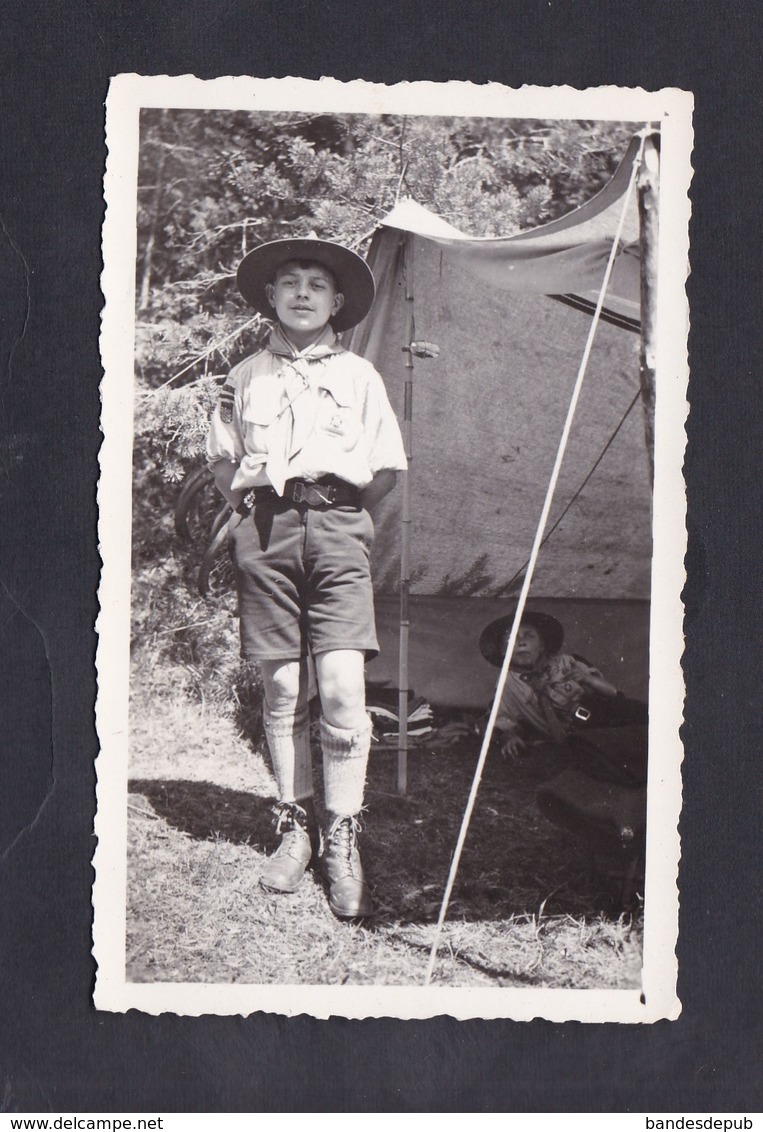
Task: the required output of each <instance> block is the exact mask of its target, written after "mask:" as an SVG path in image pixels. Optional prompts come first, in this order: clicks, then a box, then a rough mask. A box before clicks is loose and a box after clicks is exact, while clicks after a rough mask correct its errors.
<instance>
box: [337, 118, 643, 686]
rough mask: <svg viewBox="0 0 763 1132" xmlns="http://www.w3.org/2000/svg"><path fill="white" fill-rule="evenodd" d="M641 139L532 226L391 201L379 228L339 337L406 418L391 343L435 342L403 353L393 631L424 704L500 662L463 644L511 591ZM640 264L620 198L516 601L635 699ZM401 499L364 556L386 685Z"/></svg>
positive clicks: (484, 677) (392, 671) (631, 215)
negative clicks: (465, 225) (406, 458)
mask: <svg viewBox="0 0 763 1132" xmlns="http://www.w3.org/2000/svg"><path fill="white" fill-rule="evenodd" d="M637 149H638V139H634V141H633V143H632V144H631V147H630V148H629V150H628V152H627V154H626V156H625V158H624V159H623V162H622V163H621V165H620V168H619V169H618V171H617V173H616V174H615V176H614V177H613V179H612V180H611V181H610V182H609V183H608V185H607V186H605V188H604V189H603V190H602V191H601V192H600V193H599V194H597V196H596V197H594V198H593V199H592V200H591V201H589V202H588V203H587V204H586V205H584V206H583V207H581V208H579V209H577V210H575V211H574V212H572V213H571V214H570V215H568V216H566V217H563V218H562V219H561V220H558V221H555V222H554V223H551V224H547V225H545V226H543V227H541V228H537V229H534V230H532V231H530V232H524V233H521V234H519V235H513V236H508V237H504V238H497V239H493V238H479V239H476V238H471V237H468V236H466V235H464V234H463V233H461V232H459V231H457V230H456V229H454V228H452V227H451V226H450V225H448V224H447V223H446V222H445V221H443V220H442V219H441V218H440V217H437V216H435V215H433V214H432V213H430V212H428V211H427V210H426V209H424V208H422V207H421V206H420V205H418V204H416V203H415V202H413V201H401V202H400V204H399V205H398V206H397V207H396V208H395V209H394V210H393V212H392V213H390V215H389V216H387V217H386V218H385V221H384V222H383V224H382V225H381V226H380V228H379V229H378V230H377V232H376V234H375V235H374V238H373V241H372V244H371V248H370V251H369V256H368V261H369V264H370V266H371V267H372V270H373V272H374V275H375V277H376V281H377V298H376V301H375V304H374V307H373V309H372V311H371V314H370V316H369V317H368V318H367V319H366V320H365V322H363V323H362V324H361V325H360V326H359V327H357V328H356V329H355V330H354V331H353V333H352V335H351V337H350V339H349V341H348V345H349V347H350V349H352V350H355V351H356V352H358V353H361V354H363V355H364V356H366V357H368V358H369V359H370V360H371V361H373V362H374V364H375V365H376V367H377V368H378V369H379V371H380V372H381V373H382V375H383V376H384V378H385V381H386V383H387V387H388V392H389V395H390V399H391V401H392V404H393V406H394V407H395V409H396V411H397V412H398V414H399V417H400V418H401V419H403V417H404V416H405V415H406V413H405V409H406V406H405V403H404V402H405V396H406V395H405V391H404V385H405V377H406V376H409V377H410V375H411V364H412V359H411V355H410V353H406V352H405V347H406V346H408V345H409V343H410V341H411V340H412V339H413V340H418V341H421V340H425V341H428V342H432V343H435V344H436V345H437V347H439V356H438V357H437V358H436V360H435V359H432V360H430V359H425V360H418V359H415V360H414V361H413V368H414V378H413V390H414V392H413V397H412V409H413V411H412V418H413V419H412V428H411V434H412V439H411V447H412V455H413V459H412V462H411V496H410V497H411V512H410V527H409V530H410V545H411V552H410V593H411V599H410V608H409V613H410V617H409V620H410V633H409V635H408V638H409V639H408V641H407V643H406V649H407V650H408V651H409V652H410V672H409V684H408V686H409V687H412V688H413V689H414V690H415V691H416V692H417V693H419V694H422V695H424V696H426V697H427V698H429V699H430V700H431V701H432V702H433V703H448V704H453V705H461V706H485V705H486V704H488V702H489V699H490V694H491V691H492V688H493V687H494V685H495V670H494V669H491V668H490V667H489V666H488V665H487V664H486V663H485V662H484V661H483V660H482V658H481V657H480V655H479V653H478V650H477V641H478V638H479V633H480V631H481V629H482V627H483V626H484V624H486V622H487V621H489V620H491V618H492V617H494V616H497V615H499V614H500V613H504V612H506V609H507V606H508V604H509V599H510V597H511V595H512V594H516V593H517V591H518V589H519V585H520V582H521V577H522V572H523V569H524V567H525V565H526V562H527V559H528V557H529V554H530V549H531V546H532V541H533V537H534V534H535V530H536V526H537V523H538V519H539V516H540V512H541V508H542V504H543V499H544V496H545V492H546V488H547V485H548V480H549V476H550V473H551V469H552V466H553V461H554V457H555V454H556V449H557V445H558V442H559V436H560V432H561V429H562V426H563V422H564V418H565V414H566V412H567V407H568V403H569V399H570V394H571V392H572V389H573V385H574V382H575V378H576V375H577V370H578V365H579V362H580V358H581V355H582V353H583V349H584V345H585V341H586V338H587V335H588V331H589V327H590V323H591V320H590V311H591V310H592V309H593V305H594V303H595V301H596V298H597V296H598V290H599V287H600V285H601V281H602V278H603V275H604V270H605V265H606V262H607V258H608V256H609V254H610V250H611V247H612V240H613V236H614V233H615V231H616V228H617V222H618V219H619V217H620V213H621V211H622V205H623V195H624V193H625V190H626V187H627V185H628V182H629V179H630V177H631V170H632V166H633V162H634V159H635V157H636V152H637ZM639 276H640V260H639V221H638V209H637V206H636V200H635V195H634V197H633V199H632V202H631V206H630V208H629V210H628V214H627V216H626V219H625V225H624V227H623V229H622V232H621V240H620V246H619V249H618V254H617V257H616V259H615V263H614V269H613V273H612V278H611V281H610V286H609V289H608V292H607V296H606V300H605V305H604V311H603V317H604V321H602V322H601V323H600V325H599V327H598V331H597V336H596V341H595V345H594V348H593V351H592V354H591V358H590V364H589V367H588V372H587V376H586V379H585V383H584V386H583V392H582V396H581V400H580V403H579V406H578V410H577V413H576V417H575V422H574V426H573V429H572V433H571V435H570V441H569V446H568V449H567V452H566V455H565V460H564V463H563V466H562V469H561V475H560V479H559V484H558V489H557V492H556V494H555V498H554V504H553V507H552V510H551V514H550V520H549V525H548V530H549V531H550V532H551V533H550V535H549V538H548V541H547V542H546V544H545V545H544V547H543V550H542V552H541V555H540V557H539V560H538V564H537V569H536V572H535V576H534V581H533V585H532V590H531V597H530V602H529V607H531V608H539V609H547V610H548V611H549V612H555V613H556V614H557V615H559V616H560V617H561V619H562V620H563V621H564V623H565V625H566V627H567V631H568V639H569V641H570V644H571V645H572V646H573V647H574V648H575V650H576V651H580V652H583V653H584V654H585V655H587V656H589V657H590V658H591V659H593V660H594V661H595V662H597V663H599V664H600V665H601V666H602V667H606V668H607V669H608V671H609V672H610V673H611V674H612V678H613V679H615V680H616V681H617V682H618V683H619V684H620V686H621V687H623V689H624V690H625V691H627V692H628V693H629V694H632V695H641V696H644V697H645V696H646V691H647V688H646V683H647V665H648V644H647V634H648V599H649V587H650V563H651V491H650V472H649V458H648V453H647V450H646V444H645V435H644V417H643V413H642V411H641V407H640V404H639V335H638V328H639ZM406 366H407V367H408V371H407V374H406ZM408 396H409V400H410V392H409V395H408ZM409 407H410V406H409ZM401 497H402V491H401V488H399V487H398V489H397V490H396V491H395V492H394V493H393V494H392V496H390V497H389V499H388V500H387V501H386V503H385V505H384V506H383V508H382V510H381V512H380V515H379V517H378V520H377V536H376V544H375V548H374V578H375V589H376V593H377V612H378V621H379V625H380V634H381V641H382V655H381V657H380V658H378V659H377V660H376V661H374V662H372V663H371V664H370V665H369V668H368V677H369V680H372V681H374V682H380V683H387V684H389V685H391V686H395V685H396V684H397V683H398V655H397V640H398V630H397V624H398V622H399V620H400V617H399V604H400V603H399V598H398V597H397V591H398V589H399V580H398V579H399V574H400V543H401V537H400V510H401Z"/></svg>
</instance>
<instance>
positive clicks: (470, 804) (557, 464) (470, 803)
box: [424, 130, 650, 986]
mask: <svg viewBox="0 0 763 1132" xmlns="http://www.w3.org/2000/svg"><path fill="white" fill-rule="evenodd" d="M649 132H650V131H649V130H644V131H643V132H642V133H641V141H640V144H639V149H638V153H637V155H636V159H635V161H634V162H633V167H632V169H631V175H630V180H629V182H628V188H627V190H626V193H625V200H624V203H623V209H622V212H621V215H620V219H619V222H618V226H617V231H616V233H615V237H614V239H613V241H612V249H611V251H610V254H609V258H608V260H607V266H606V270H605V272H604V278H603V279H602V284H601V288H600V290H599V298H598V301H597V303H596V309H595V311H594V314H593V318H592V320H591V326H590V329H589V331H588V338H587V340H586V344H585V349H584V350H583V356H582V359H581V362H580V366H579V369H578V374H577V378H576V381H575V386H574V388H573V391H572V397H571V400H570V404H569V408H568V410H567V417H566V419H565V422H564V428H563V429H562V435H561V439H560V441H559V446H558V448H557V453H556V459H555V461H554V467H553V470H552V472H551V479H550V481H549V484H548V488H547V490H546V497H545V501H544V503H543V509H542V511H541V515H540V520H539V522H538V528H537V530H536V532H535V538H534V541H533V547H532V552H531V554H530V558H529V561H528V566H527V570H526V573H525V577H524V581H523V583H522V589H521V591H520V594H519V599H518V601H517V608H516V612H515V614H514V620H513V623H512V626H511V632H510V634H509V640H508V643H507V645H506V655H505V656H504V658H503V664H502V666H501V672H500V675H499V677H498V684H497V686H496V689H495V695H494V696H493V706H492V708H491V710H490V716H489V718H488V722H487V727H486V728H485V734H484V737H483V739H482V746H481V749H480V754H479V759H478V760H477V766H476V769H475V771H474V778H473V781H472V786H471V790H470V793H469V798H468V800H467V803H466V809H465V811H464V816H463V819H462V822H461V829H460V831H459V835H458V840H457V842H456V848H455V850H454V853H453V860H452V862H451V866H450V873H449V874H448V881H447V884H446V886H445V893H444V895H443V899H442V904H441V906H440V914H439V916H438V919H437V925H436V927H435V931H434V938H433V940H432V946H431V950H430V953H429V963H428V965H427V971H426V976H425V979H424V986H429V985H430V982H431V979H432V973H433V971H434V965H435V961H436V958H437V951H438V948H439V944H440V937H441V935H442V928H443V924H444V922H445V917H446V916H447V913H448V905H449V903H450V897H451V894H452V892H453V886H454V884H455V880H456V874H457V872H458V866H459V863H460V860H461V853H462V851H463V847H464V843H465V841H466V835H467V833H468V830H469V823H470V821H471V817H472V812H473V810H474V805H475V802H476V800H477V791H478V790H479V786H480V782H481V780H482V772H483V770H484V767H485V761H486V759H487V753H488V748H489V747H490V743H491V740H492V738H493V730H494V728H495V721H496V718H497V715H498V709H499V707H500V703H501V699H502V697H503V691H504V687H505V684H506V680H507V678H508V675H509V666H510V664H511V659H512V656H513V654H514V646H515V644H516V639H517V634H518V632H519V626H520V623H521V621H522V615H523V613H524V608H525V603H526V601H527V595H528V593H529V591H530V586H531V584H532V579H533V574H534V572H535V565H536V562H537V559H538V554H539V551H540V548H541V544H542V542H543V536H544V532H545V529H546V524H547V522H548V516H549V513H550V510H551V504H552V501H553V497H554V492H555V490H556V485H557V480H558V478H559V472H560V470H561V466H562V460H563V459H564V453H565V449H566V447H567V441H568V439H569V435H570V430H571V428H572V422H573V418H574V416H575V410H576V408H577V404H578V400H579V398H580V393H581V390H582V388H583V380H584V378H585V375H586V370H587V368H588V361H589V358H590V356H591V349H592V347H593V342H594V337H595V335H596V329H597V327H598V324H599V318H600V316H601V311H602V307H603V305H604V298H605V295H606V293H607V287H608V286H609V281H610V277H611V275H612V268H613V266H614V263H615V259H616V257H617V254H618V252H619V250H620V237H621V235H622V231H623V225H624V223H625V217H626V213H627V210H628V205H629V203H630V198H631V193H632V191H633V186H634V183H635V180H636V176H637V173H638V170H639V168H640V166H641V163H642V160H643V155H644V146H645V143H646V139H647V136H648V134H649Z"/></svg>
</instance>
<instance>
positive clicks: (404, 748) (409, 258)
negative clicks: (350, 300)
mask: <svg viewBox="0 0 763 1132" xmlns="http://www.w3.org/2000/svg"><path fill="white" fill-rule="evenodd" d="M403 272H404V275H405V301H406V303H407V328H406V340H407V343H408V345H407V347H403V349H404V350H405V363H404V369H405V384H404V409H403V429H402V432H403V443H404V444H405V455H406V457H407V459H408V471H407V472H404V473H403V514H402V524H401V534H400V654H399V663H398V680H397V686H398V711H397V714H398V719H399V731H398V740H397V792H398V794H405V792H406V790H407V789H408V639H409V632H410V626H411V620H410V610H409V594H410V584H411V461H412V459H413V350H412V349H411V344H412V342H413V339H414V336H415V325H414V317H413V239H412V237H411V236H410V234H409V233H406V236H405V246H404V250H403Z"/></svg>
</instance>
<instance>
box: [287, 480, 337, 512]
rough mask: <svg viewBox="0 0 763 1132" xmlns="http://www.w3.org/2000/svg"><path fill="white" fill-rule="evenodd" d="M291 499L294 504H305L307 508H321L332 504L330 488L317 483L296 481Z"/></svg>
mask: <svg viewBox="0 0 763 1132" xmlns="http://www.w3.org/2000/svg"><path fill="white" fill-rule="evenodd" d="M292 497H293V499H294V502H295V503H306V504H307V506H308V507H321V506H322V505H323V504H326V503H332V502H333V499H332V495H331V488H330V487H329V486H324V485H322V484H319V483H303V482H302V481H301V480H297V482H296V483H295V484H294V490H293V493H292Z"/></svg>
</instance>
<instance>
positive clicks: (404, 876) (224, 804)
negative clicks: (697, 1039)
mask: <svg viewBox="0 0 763 1132" xmlns="http://www.w3.org/2000/svg"><path fill="white" fill-rule="evenodd" d="M314 754H315V756H316V758H315V762H316V766H315V768H314V769H315V780H316V785H317V786H320V781H321V774H320V765H319V761H320V757H319V754H318V753H317V752H314ZM475 761H476V751H471V750H469V749H464V748H461V749H459V750H458V751H440V752H437V753H431V752H425V751H418V752H414V753H411V755H410V757H409V765H408V790H407V793H406V794H405V795H400V794H398V793H397V790H396V762H397V756H396V752H394V751H380V750H376V751H374V753H373V757H372V759H371V761H370V765H369V775H368V786H367V791H366V803H367V814H366V815H365V818H364V825H365V830H364V832H363V834H362V836H361V851H362V858H363V864H364V867H365V871H366V875H367V878H368V881H369V884H370V886H371V888H372V890H373V892H374V899H375V901H376V905H377V910H378V915H377V917H376V920H375V921H374V923H376V924H378V925H380V926H382V925H384V926H386V925H389V924H399V925H403V924H407V923H419V924H420V923H430V922H432V921H435V920H436V919H437V916H438V913H439V909H440V902H441V900H442V895H443V892H444V890H445V885H446V882H447V878H448V873H449V870H450V865H451V860H452V856H453V851H454V848H455V845H456V841H457V839H458V834H459V829H460V825H461V820H462V817H463V813H464V810H465V807H466V802H467V798H468V794H469V790H470V787H471V782H472V776H473V773H474V764H475ZM537 786H538V783H537V781H535V780H534V779H532V778H529V777H528V776H526V775H525V776H523V775H522V774H517V773H516V771H512V770H509V769H508V768H507V767H506V766H505V764H503V763H502V761H501V760H500V759H494V760H493V761H492V762H491V761H490V760H488V764H487V766H486V769H485V774H484V778H483V782H482V785H481V787H480V792H479V795H478V798H477V804H476V806H475V810H474V814H473V817H472V822H471V825H470V829H469V833H468V835H467V839H466V843H465V845H464V850H463V854H462V857H461V863H460V867H459V870H458V876H457V879H456V883H455V886H454V889H453V894H452V897H451V901H450V907H449V913H448V916H449V919H450V920H460V921H465V922H477V921H496V920H503V919H508V918H509V917H511V916H517V915H533V914H535V915H541V914H544V915H551V914H554V915H565V914H567V915H570V916H573V917H580V916H595V915H598V914H599V913H602V912H604V913H606V914H607V915H615V916H617V915H619V914H620V913H621V912H623V911H633V910H634V909H633V908H632V907H631V908H626V907H624V906H623V902H622V877H621V875H620V872H619V869H620V864H621V862H619V861H618V859H617V857H616V855H613V856H612V857H611V860H610V862H609V865H610V866H611V867H610V870H609V873H608V872H607V868H606V867H605V868H604V869H603V870H602V869H601V868H599V869H598V870H597V869H594V868H593V862H592V855H591V846H590V844H589V843H587V842H586V840H585V839H584V838H581V837H577V836H575V835H574V834H572V833H570V832H568V831H566V830H562V829H559V828H558V827H557V826H556V825H553V824H552V823H551V822H550V821H548V820H546V818H544V816H543V815H542V814H541V812H540V811H539V809H538V806H537V804H536V794H537ZM129 789H130V791H131V792H133V793H136V794H141V795H142V796H143V797H145V798H146V799H147V800H148V802H149V803H150V804H151V806H152V807H153V809H154V811H155V813H156V814H157V815H158V816H160V817H162V818H164V819H165V821H166V822H167V823H168V824H169V825H170V826H172V827H174V828H175V829H178V830H180V831H182V832H183V833H185V834H187V835H189V836H191V837H192V838H195V839H197V840H209V839H215V838H222V839H224V840H225V841H227V842H230V843H231V844H234V845H249V846H252V847H253V848H256V849H259V850H261V851H264V852H268V853H270V852H272V850H273V849H274V848H275V846H276V844H277V841H276V837H275V833H274V830H273V815H272V805H273V801H274V799H269V798H265V797H262V796H259V795H256V794H253V793H247V792H243V791H237V790H232V789H228V788H224V787H221V786H218V785H215V784H213V783H210V782H198V781H185V780H168V779H165V780H152V779H145V780H143V779H134V780H132V781H131V782H130V785H129ZM316 801H317V802H318V805H319V807H320V801H321V799H320V798H319V797H318V798H317V799H316ZM318 812H320V808H319V811H318ZM605 865H606V863H605ZM368 926H369V927H372V923H370V922H369V924H368Z"/></svg>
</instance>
